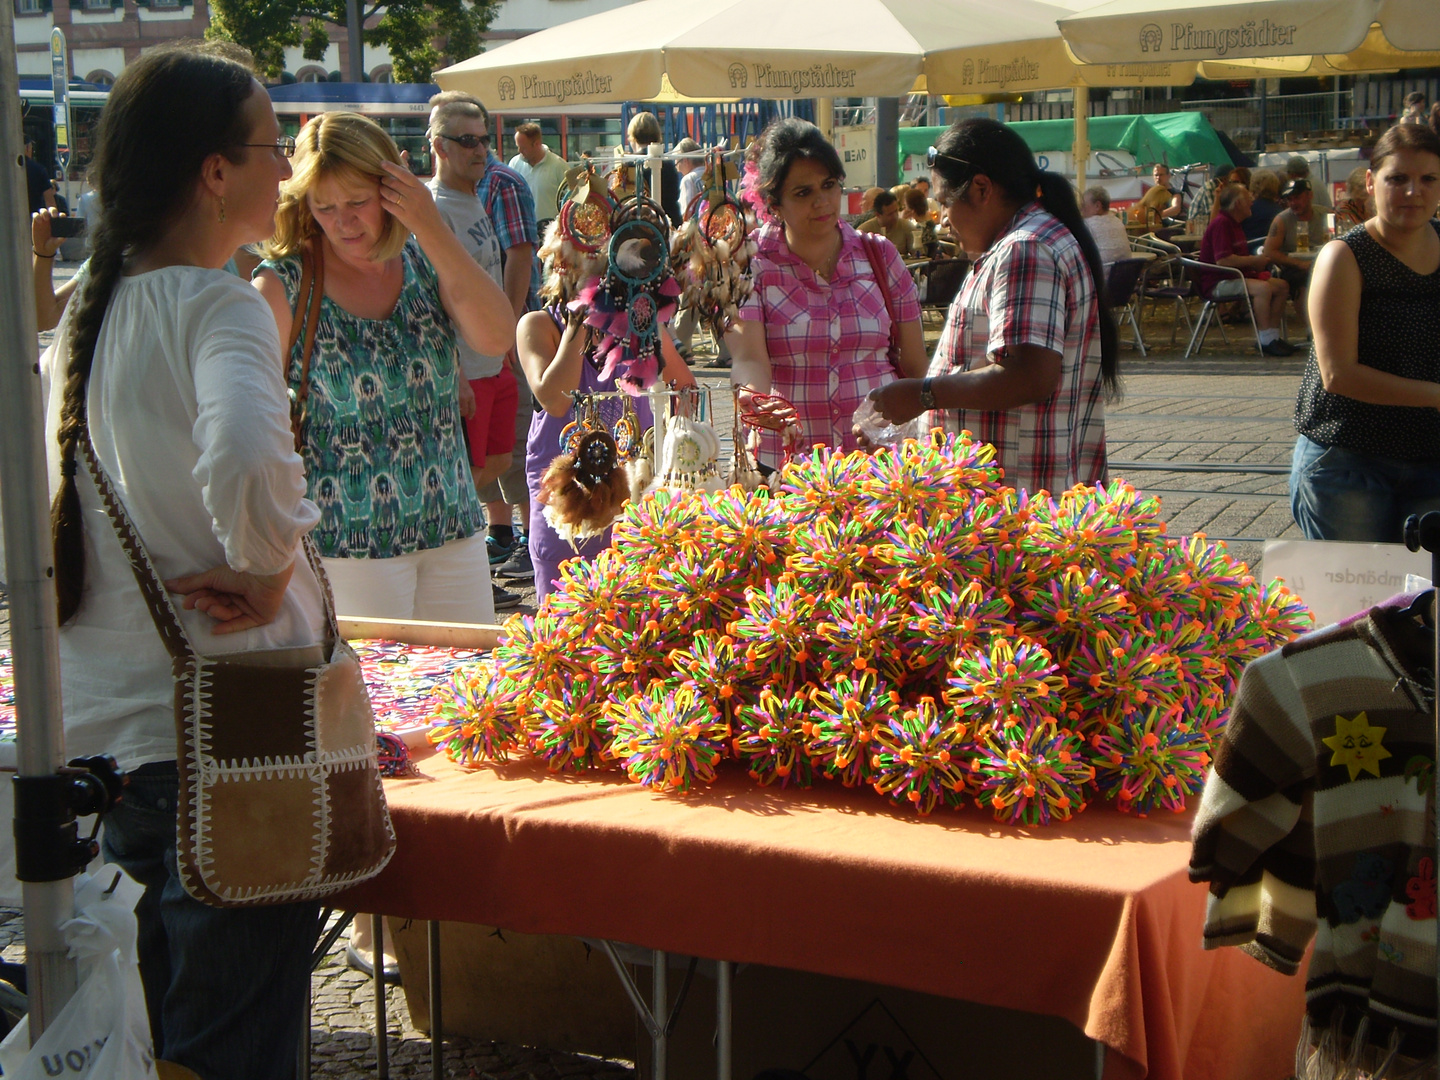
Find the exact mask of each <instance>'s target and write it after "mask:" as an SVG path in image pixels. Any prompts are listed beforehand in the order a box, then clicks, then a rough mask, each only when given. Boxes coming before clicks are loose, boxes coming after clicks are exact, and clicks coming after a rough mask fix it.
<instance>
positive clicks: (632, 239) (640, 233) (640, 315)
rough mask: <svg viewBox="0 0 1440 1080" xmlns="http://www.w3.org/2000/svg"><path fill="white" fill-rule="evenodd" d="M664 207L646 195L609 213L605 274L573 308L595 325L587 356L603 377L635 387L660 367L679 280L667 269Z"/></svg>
mask: <svg viewBox="0 0 1440 1080" xmlns="http://www.w3.org/2000/svg"><path fill="white" fill-rule="evenodd" d="M664 220H665V217H664V211H663V210H661V209H660V208H659V207H658V206H657V205H656V204H655V203H654V202H652V201H651V200H649V199H645V198H633V199H629V200H627V201H626V202H624V203H622V204H621V205H620V207H618V208H617V210H616V212H615V214H614V216H613V218H612V219H611V231H610V241H609V245H608V249H607V266H606V270H605V276H604V277H603V278H602V279H600V280H598V281H595V282H592V283H591V284H589V285H587V286H586V287H585V288H584V289H583V290H582V291H581V293H580V296H579V298H578V299H577V300H575V301H574V302H572V308H577V309H578V306H583V307H585V308H586V309H588V310H587V313H586V316H585V324H586V325H587V326H589V327H591V328H593V329H594V330H596V331H597V340H596V342H595V347H594V350H593V352H592V353H591V354H590V361H591V363H592V364H593V365H594V366H595V368H596V369H597V370H598V371H599V373H600V377H601V378H602V379H610V378H612V377H613V378H614V379H615V381H616V383H617V384H618V385H619V386H620V387H621V388H622V389H624V390H627V391H630V392H632V393H639V392H641V391H643V390H645V389H646V388H647V387H649V386H650V385H651V384H652V383H653V382H654V381H655V378H656V376H657V375H659V373H660V368H661V366H662V365H661V360H660V348H661V329H660V328H661V326H662V325H663V324H664V323H666V322H668V321H669V320H670V319H671V318H672V317H673V316H674V314H675V298H676V297H677V296H679V294H680V286H679V285H678V284H677V283H676V281H675V278H674V277H673V276H672V275H671V273H670V263H669V258H668V254H669V248H668V246H667V235H666V231H665V226H664V225H663V224H662V222H663V221H664Z"/></svg>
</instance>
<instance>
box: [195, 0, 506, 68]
mask: <svg viewBox="0 0 1440 1080" xmlns="http://www.w3.org/2000/svg"><path fill="white" fill-rule="evenodd" d="M499 10H500V0H389V2H388V3H367V2H365V0H362V2H361V5H360V13H361V18H362V20H363V21H364V22H367V23H368V22H369V21H370V19H371V18H372V17H374V16H376V15H378V16H379V19H378V21H377V22H376V23H375V25H374V26H371V27H369V28H368V29H366V31H365V43H366V44H367V45H383V46H385V47H386V48H388V49H389V50H390V63H391V66H392V68H393V71H394V75H393V78H394V79H395V81H396V82H414V83H426V82H429V81H430V77H431V73H432V72H433V71H434V70H435V69H436V68H439V67H444V66H445V65H446V64H453V63H455V62H457V61H459V60H463V59H465V58H466V57H469V56H474V55H475V54H476V53H478V52H480V51H481V50H482V48H483V44H482V35H483V34H484V33H485V31H486V30H487V29H488V28H489V26H490V23H491V22H492V21H493V20H494V18H495V16H496V14H497V13H498V12H499ZM330 26H338V27H339V28H340V35H339V39H338V40H339V41H340V43H341V48H342V49H343V48H344V44H343V42H344V40H345V39H344V31H345V0H211V3H210V28H209V30H207V31H206V36H207V37H209V38H212V39H213V38H218V39H223V40H226V41H234V42H236V43H237V44H239V45H243V46H245V47H246V48H247V49H249V50H250V51H251V52H252V53H253V54H254V55H255V66H256V68H257V69H258V70H259V71H260V73H261V74H263V75H265V76H266V77H268V78H271V79H278V78H279V77H280V73H281V72H282V71H284V70H285V49H286V48H300V49H301V50H303V53H304V56H305V59H307V60H312V61H319V60H322V59H324V56H325V49H326V47H327V46H328V45H329V44H330V29H329V28H330Z"/></svg>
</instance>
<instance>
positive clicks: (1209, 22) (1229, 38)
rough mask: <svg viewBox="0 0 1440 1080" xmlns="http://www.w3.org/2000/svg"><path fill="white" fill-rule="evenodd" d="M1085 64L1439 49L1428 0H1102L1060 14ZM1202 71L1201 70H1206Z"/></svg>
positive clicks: (1328, 58)
mask: <svg viewBox="0 0 1440 1080" xmlns="http://www.w3.org/2000/svg"><path fill="white" fill-rule="evenodd" d="M1060 30H1061V33H1062V34H1063V35H1064V37H1065V41H1066V43H1067V44H1068V45H1069V46H1070V48H1071V50H1072V51H1073V52H1074V54H1075V55H1076V56H1077V57H1079V58H1081V59H1082V60H1085V61H1087V62H1089V63H1092V64H1106V63H1126V62H1129V61H1139V60H1143V61H1152V62H1153V61H1155V60H1171V61H1175V62H1181V63H1183V62H1186V61H1191V62H1195V61H1205V62H1209V63H1217V64H1225V65H1226V66H1227V68H1228V67H1230V66H1231V65H1237V63H1238V65H1239V67H1240V68H1242V69H1245V68H1249V67H1250V65H1247V64H1245V63H1243V62H1244V61H1248V60H1256V59H1263V60H1266V61H1267V62H1266V63H1265V64H1264V65H1263V67H1264V68H1266V69H1269V70H1276V69H1277V67H1279V68H1283V67H1284V65H1283V64H1277V62H1271V61H1270V60H1269V58H1274V57H1289V58H1307V59H1306V60H1305V63H1304V64H1303V65H1302V66H1301V67H1300V69H1299V73H1301V74H1313V73H1322V74H1335V73H1345V72H1357V71H1374V70H1381V69H1386V68H1399V67H1428V66H1431V65H1432V64H1435V63H1436V60H1435V59H1434V57H1433V53H1429V52H1425V51H1423V50H1440V18H1437V17H1436V4H1435V0H1211V2H1210V3H1207V4H1203V5H1200V4H1197V3H1195V0H1112V2H1111V3H1106V4H1100V5H1099V6H1096V7H1092V8H1088V9H1087V10H1084V11H1081V12H1077V13H1076V14H1073V15H1070V16H1068V17H1066V18H1063V19H1061V20H1060ZM1207 70H1209V69H1207Z"/></svg>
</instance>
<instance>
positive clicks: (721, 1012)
mask: <svg viewBox="0 0 1440 1080" xmlns="http://www.w3.org/2000/svg"><path fill="white" fill-rule="evenodd" d="M734 976H735V966H734V965H733V964H731V963H730V961H729V960H717V961H716V962H715V1080H730V1073H731V1071H732V1069H733V1064H732V1062H731V1056H730V1055H731V1051H732V1050H733V1049H734V1038H733V1035H732V1032H731V1029H730V1019H731V1015H732V1010H731V997H730V994H731V980H732V979H733V978H734Z"/></svg>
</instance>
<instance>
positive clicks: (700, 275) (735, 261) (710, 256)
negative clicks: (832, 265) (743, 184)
mask: <svg viewBox="0 0 1440 1080" xmlns="http://www.w3.org/2000/svg"><path fill="white" fill-rule="evenodd" d="M738 175H739V172H738V170H737V169H736V168H735V166H734V165H733V164H729V163H727V162H726V161H725V154H724V152H723V151H721V150H716V151H714V152H713V153H712V154H711V159H710V161H709V163H708V164H707V165H706V167H705V179H704V187H703V189H702V194H701V196H700V198H699V199H697V200H696V201H695V205H694V211H695V212H694V213H693V216H692V217H690V219H689V220H687V221H686V222H685V224H684V225H682V226H681V228H680V229H679V230H677V232H676V236H675V240H674V242H673V243H672V244H671V257H670V261H671V266H672V267H673V268H674V271H675V275H676V277H677V278H679V279H680V281H681V282H682V285H683V292H682V294H681V300H680V306H681V307H684V308H689V309H691V310H693V311H695V312H696V314H698V315H699V317H700V318H701V319H703V320H704V323H705V326H706V328H707V329H708V330H709V331H710V333H711V335H712V336H713V337H714V340H715V341H716V343H717V345H718V343H719V342H720V340H721V338H722V337H723V336H724V334H725V332H726V331H727V330H728V329H730V327H731V326H732V325H734V324H735V322H737V321H738V319H739V317H740V305H741V304H743V303H744V302H745V300H746V298H748V297H749V295H750V292H751V289H752V284H751V278H750V259H751V256H753V255H754V253H755V241H754V239H753V238H752V236H751V234H752V232H753V230H752V228H751V224H752V223H751V220H750V218H749V216H748V215H747V212H746V209H745V207H744V206H743V205H742V204H740V203H739V202H737V201H736V200H735V199H734V198H733V197H732V196H731V195H730V194H729V192H728V191H727V190H726V187H725V181H726V180H727V179H729V178H732V177H737V176H738ZM702 206H703V210H702V209H701V207H702Z"/></svg>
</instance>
